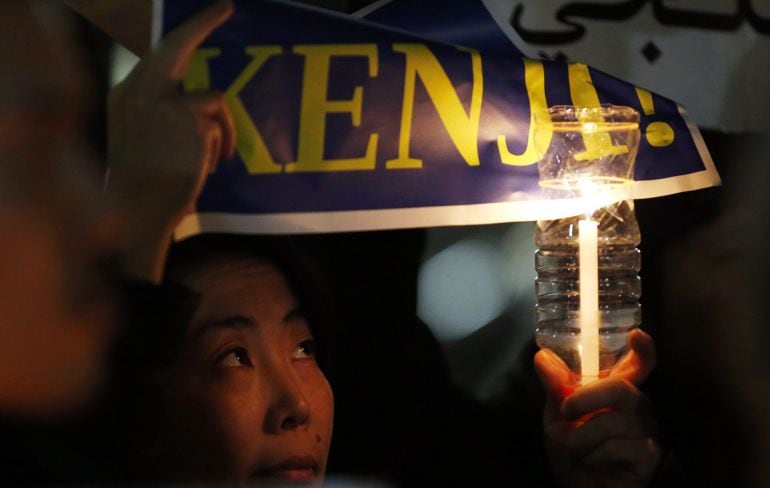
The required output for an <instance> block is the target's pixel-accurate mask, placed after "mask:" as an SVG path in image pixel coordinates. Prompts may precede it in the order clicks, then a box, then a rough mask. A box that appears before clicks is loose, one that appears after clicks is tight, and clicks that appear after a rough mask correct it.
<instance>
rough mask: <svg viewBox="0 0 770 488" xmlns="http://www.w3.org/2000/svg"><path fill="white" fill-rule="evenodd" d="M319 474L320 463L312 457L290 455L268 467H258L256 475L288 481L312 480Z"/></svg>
mask: <svg viewBox="0 0 770 488" xmlns="http://www.w3.org/2000/svg"><path fill="white" fill-rule="evenodd" d="M317 474H318V463H317V462H316V461H315V459H313V458H311V457H290V458H287V459H284V460H282V461H280V462H279V463H277V464H274V465H272V466H269V467H267V468H261V469H258V470H257V471H256V472H255V473H254V476H255V477H258V478H272V479H277V480H286V481H312V480H314V479H315V478H316V475H317Z"/></svg>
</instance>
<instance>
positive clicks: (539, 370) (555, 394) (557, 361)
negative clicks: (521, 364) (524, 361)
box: [534, 349, 574, 402]
mask: <svg viewBox="0 0 770 488" xmlns="http://www.w3.org/2000/svg"><path fill="white" fill-rule="evenodd" d="M534 364H535V373H536V374H537V377H538V378H539V379H540V383H541V384H542V385H543V389H544V390H545V394H546V396H547V397H548V399H552V400H556V401H558V402H561V400H562V399H564V397H565V396H567V394H568V391H569V390H570V388H571V387H572V386H574V380H573V378H572V376H573V375H572V372H571V371H570V370H569V368H568V367H567V365H566V364H565V363H564V361H562V359H561V358H560V357H559V356H557V355H556V354H555V353H554V352H553V351H551V350H549V349H541V350H539V351H538V352H537V353H536V354H535V358H534Z"/></svg>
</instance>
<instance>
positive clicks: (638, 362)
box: [610, 329, 656, 386]
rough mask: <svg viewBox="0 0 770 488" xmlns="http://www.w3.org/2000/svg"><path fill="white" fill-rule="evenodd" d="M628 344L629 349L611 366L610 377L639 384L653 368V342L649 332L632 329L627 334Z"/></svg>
mask: <svg viewBox="0 0 770 488" xmlns="http://www.w3.org/2000/svg"><path fill="white" fill-rule="evenodd" d="M628 346H629V351H628V352H627V353H626V355H625V356H623V358H622V359H621V360H620V361H619V362H618V364H616V365H615V367H614V368H612V371H610V377H613V378H622V379H624V380H627V381H629V382H631V383H633V384H634V385H636V386H639V385H641V384H642V383H643V382H644V380H646V379H647V377H648V376H650V373H652V370H653V369H654V368H655V363H656V355H655V343H654V342H653V341H652V337H650V335H649V334H647V333H646V332H644V331H642V330H641V329H634V330H632V331H631V333H630V334H629V335H628Z"/></svg>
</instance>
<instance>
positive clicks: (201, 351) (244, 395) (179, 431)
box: [152, 235, 334, 484]
mask: <svg viewBox="0 0 770 488" xmlns="http://www.w3.org/2000/svg"><path fill="white" fill-rule="evenodd" d="M290 248H291V246H288V245H287V243H286V242H285V241H284V240H281V239H259V238H249V237H244V236H228V235H208V236H199V237H196V238H193V239H190V240H187V241H184V242H182V243H181V244H179V245H177V246H176V247H175V248H174V249H173V250H172V253H171V256H170V258H169V263H168V277H169V278H171V279H172V280H174V281H176V282H178V283H181V284H183V285H185V286H186V287H188V288H190V289H191V290H193V291H194V292H196V293H198V294H199V295H200V303H199V305H198V308H197V310H196V312H195V314H194V316H193V318H192V320H191V321H190V323H189V325H188V327H187V329H186V331H185V332H184V337H183V339H182V342H181V348H180V350H179V353H178V356H177V359H176V361H175V362H174V365H173V366H172V367H171V369H170V371H169V372H168V374H167V376H166V377H165V378H164V384H165V385H166V388H165V399H164V402H163V403H164V405H165V407H166V413H167V415H166V421H165V422H163V423H162V425H163V427H162V428H161V432H160V435H159V440H158V443H157V445H156V446H155V447H154V449H153V453H152V457H153V462H154V463H155V466H156V467H157V469H159V472H160V473H161V474H162V475H163V477H166V478H169V479H173V480H176V481H178V480H191V479H193V480H200V479H208V480H218V481H226V482H232V483H234V484H245V483H248V482H249V481H250V480H262V481H265V480H275V481H292V482H303V483H310V484H316V483H319V484H320V483H321V482H322V480H323V477H324V472H325V469H326V460H327V456H328V453H329V445H330V441H331V434H332V417H333V410H334V407H333V398H332V392H331V388H330V387H329V383H328V382H327V380H326V377H325V375H324V373H323V372H322V370H321V367H320V365H319V354H318V343H317V341H316V335H317V334H319V337H320V332H321V329H320V327H321V323H322V320H323V319H322V310H321V307H319V306H318V305H317V304H318V303H319V301H316V300H317V299H318V298H319V294H318V293H317V292H309V291H308V283H309V280H308V278H307V277H308V274H306V273H302V272H301V271H299V270H298V268H299V266H298V263H299V262H300V261H301V260H299V259H297V257H296V255H295V254H293V253H292V252H291V251H289V249H290ZM300 277H301V278H302V280H300Z"/></svg>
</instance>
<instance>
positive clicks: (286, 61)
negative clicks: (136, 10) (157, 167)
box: [156, 0, 719, 236]
mask: <svg viewBox="0 0 770 488" xmlns="http://www.w3.org/2000/svg"><path fill="white" fill-rule="evenodd" d="M209 3H211V2H210V1H208V0H196V1H191V0H184V1H183V0H164V1H162V3H161V4H159V7H161V8H159V9H156V11H157V12H160V13H161V14H162V18H161V19H156V20H161V22H160V23H159V25H160V26H161V31H162V32H168V31H169V30H171V29H173V28H174V27H175V26H176V25H178V24H179V23H181V22H183V21H184V19H186V18H188V17H189V16H190V15H192V14H193V13H195V12H196V11H198V10H199V9H200V8H201V7H202V6H205V5H207V4H209ZM234 4H235V13H234V15H233V16H232V18H231V19H230V20H228V21H227V22H226V23H225V24H224V25H223V26H222V27H220V28H219V29H217V30H216V31H215V32H214V33H213V34H212V35H211V36H210V37H209V38H208V39H207V40H206V41H205V42H204V43H203V45H202V46H201V47H200V48H199V49H198V51H196V53H195V55H194V56H193V59H192V60H191V63H190V69H189V70H188V74H187V75H186V78H185V82H184V89H185V90H200V89H208V88H216V89H219V90H221V91H223V92H224V93H225V98H226V100H227V102H228V104H229V106H230V109H231V111H232V112H233V114H234V116H235V119H236V125H237V131H238V155H237V156H236V157H234V158H232V159H230V160H226V161H222V162H220V164H219V166H218V168H217V171H216V172H215V173H214V174H212V175H211V176H210V177H209V179H208V181H207V183H206V186H205V187H204V189H203V192H202V194H201V196H200V198H199V200H198V202H197V208H196V211H197V212H196V213H195V214H193V215H190V216H188V217H187V218H186V219H185V221H184V222H183V224H182V225H181V226H180V229H179V230H178V235H180V236H186V235H191V234H195V233H199V232H206V231H218V232H221V231H227V232H265V233H276V232H328V231H342V230H363V229H382V228H398V227H415V226H433V225H464V224H479V223H489V222H502V221H515V220H533V219H537V218H542V217H544V216H545V215H548V214H549V211H550V210H549V209H551V210H552V208H551V207H549V202H547V201H544V200H543V199H542V197H541V190H540V188H539V187H538V184H537V181H538V173H537V164H536V162H537V159H538V158H539V155H538V154H537V152H536V150H535V148H534V147H533V146H534V144H533V142H532V134H531V128H532V124H531V113H532V111H533V110H535V109H542V108H546V107H547V106H553V105H560V104H577V105H591V104H599V103H612V104H616V105H627V106H631V107H634V108H636V109H637V110H639V112H640V113H641V114H642V119H641V124H640V128H641V130H642V133H643V137H642V142H641V146H640V149H639V154H638V157H637V160H636V172H635V179H636V184H635V188H634V197H635V198H643V197H652V196H659V195H665V194H671V193H676V192H679V191H685V190H691V189H696V188H703V187H707V186H711V185H715V184H718V183H719V176H718V175H717V173H716V171H715V170H714V167H713V164H712V163H711V161H710V159H709V156H708V152H707V151H706V149H705V147H704V146H703V144H702V141H701V140H700V136H699V134H698V132H697V129H695V128H694V127H693V126H691V125H689V124H688V123H687V121H686V119H685V117H684V115H683V111H682V110H681V108H680V107H678V106H677V104H676V103H674V102H673V101H671V100H668V99H666V98H664V97H662V96H659V95H657V94H652V93H649V92H647V91H645V90H643V89H640V88H637V87H636V86H634V85H633V84H631V83H627V82H624V81H621V80H618V79H616V78H614V77H612V76H609V75H607V74H605V73H602V72H600V71H598V70H594V69H592V68H589V67H587V66H585V65H582V64H567V63H561V62H553V61H541V60H532V59H526V58H525V57H524V56H523V54H522V53H521V51H520V50H519V49H518V48H517V47H516V46H515V45H514V44H513V43H512V42H511V41H510V39H509V38H508V37H507V36H506V34H505V33H504V32H503V30H501V29H500V27H499V25H498V23H497V22H496V20H495V19H494V17H493V16H492V14H491V13H490V12H489V10H487V8H486V6H485V4H484V2H483V1H470V0H449V1H448V0H441V1H437V0H421V1H420V2H415V1H408V0H403V1H398V0H397V1H392V2H389V3H385V4H384V5H381V6H380V7H379V8H378V9H375V10H372V11H370V12H368V14H367V17H366V19H365V20H361V19H357V18H353V17H350V16H345V15H339V14H334V13H329V12H326V11H322V10H318V9H313V8H308V7H303V6H299V5H295V4H291V3H288V2H278V1H271V0H262V1H254V0H248V1H238V0H236V1H234Z"/></svg>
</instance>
